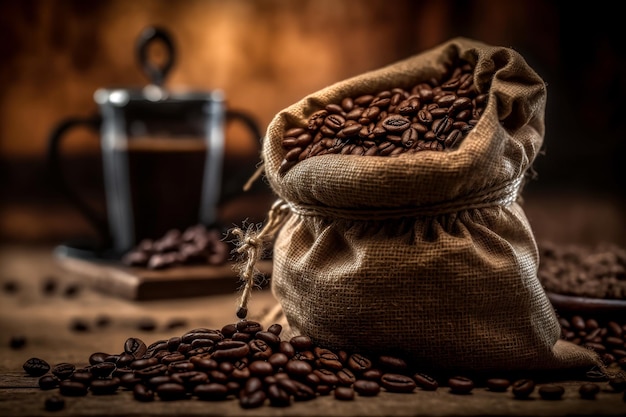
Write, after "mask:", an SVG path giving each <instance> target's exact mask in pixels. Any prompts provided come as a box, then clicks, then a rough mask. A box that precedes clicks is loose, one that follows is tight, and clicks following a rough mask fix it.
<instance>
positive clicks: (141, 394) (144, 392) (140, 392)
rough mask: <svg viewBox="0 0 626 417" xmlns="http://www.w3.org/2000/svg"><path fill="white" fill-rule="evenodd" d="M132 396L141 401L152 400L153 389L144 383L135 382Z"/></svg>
mask: <svg viewBox="0 0 626 417" xmlns="http://www.w3.org/2000/svg"><path fill="white" fill-rule="evenodd" d="M133 397H134V398H135V400H137V401H141V402H150V401H154V391H152V390H151V389H150V388H148V387H147V386H145V385H144V384H136V385H134V386H133Z"/></svg>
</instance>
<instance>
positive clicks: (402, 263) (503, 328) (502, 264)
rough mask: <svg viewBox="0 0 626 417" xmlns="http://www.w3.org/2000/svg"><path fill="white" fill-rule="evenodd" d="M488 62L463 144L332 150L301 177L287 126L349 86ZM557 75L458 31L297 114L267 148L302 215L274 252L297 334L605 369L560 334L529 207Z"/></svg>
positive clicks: (459, 365) (461, 356) (458, 365)
mask: <svg viewBox="0 0 626 417" xmlns="http://www.w3.org/2000/svg"><path fill="white" fill-rule="evenodd" d="M457 57H461V58H463V59H465V60H467V61H469V62H470V63H474V64H475V83H476V85H477V86H478V88H479V90H480V92H487V93H488V94H489V99H488V104H487V107H486V109H485V111H484V113H483V115H482V117H481V118H480V120H479V122H478V124H477V125H476V126H475V128H474V129H473V130H472V131H471V132H470V133H469V134H468V136H466V137H465V139H464V140H463V142H462V144H461V146H460V147H459V148H458V149H457V150H455V151H451V152H437V151H428V152H418V153H415V154H412V155H401V156H399V157H396V158H389V157H367V156H352V155H323V156H316V157H312V158H308V159H305V160H303V161H301V162H299V163H297V164H296V165H295V166H293V167H292V168H291V169H289V170H288V171H287V172H286V173H285V172H281V171H280V169H279V167H280V165H281V162H282V161H283V158H284V155H285V151H284V149H283V148H282V146H281V140H282V136H283V133H284V131H285V130H286V129H287V128H291V127H295V126H306V120H307V119H308V117H309V116H310V115H311V114H312V113H313V112H315V111H316V110H319V109H320V108H323V107H324V106H325V105H327V104H329V103H339V102H341V99H342V98H344V97H356V96H359V95H362V94H372V93H374V94H375V93H377V92H380V91H383V90H388V89H391V88H393V87H403V88H410V86H413V85H415V84H416V83H418V82H420V81H425V80H428V79H430V78H431V77H436V78H441V76H442V75H443V74H444V73H445V70H446V65H449V64H450V63H451V62H453V61H454V60H455V59H456V58H457ZM545 104H546V86H545V84H544V82H543V81H542V79H541V78H540V77H539V76H538V75H537V74H536V73H535V72H534V71H533V70H532V69H531V68H530V67H529V65H527V63H526V62H525V60H524V59H523V58H522V56H520V54H518V53H517V52H516V51H514V50H512V49H509V48H504V47H493V46H490V45H486V44H483V43H480V42H477V41H474V40H471V39H466V38H456V39H452V40H450V41H448V42H446V43H444V44H442V45H440V46H437V47H435V48H433V49H431V50H428V51H425V52H423V53H421V54H419V55H416V56H413V57H410V58H408V59H406V60H403V61H400V62H397V63H394V64H392V65H390V66H387V67H384V68H382V69H379V70H375V71H372V72H368V73H365V74H362V75H359V76H356V77H354V78H350V79H347V80H345V81H341V82H339V83H336V84H334V85H331V86H329V87H327V88H324V89H323V90H321V91H318V92H316V93H314V94H311V95H309V96H307V97H305V98H304V99H302V100H301V101H299V102H297V103H295V104H294V105H292V106H290V107H288V108H287V109H285V110H283V111H281V112H280V113H279V114H277V115H276V117H275V118H274V119H273V121H272V122H271V124H270V126H269V128H268V130H267V136H266V138H265V141H264V144H263V152H262V158H263V161H264V166H265V174H266V176H267V179H268V180H269V184H270V185H271V187H272V189H273V190H274V192H275V193H276V194H277V196H278V197H279V198H280V199H282V200H284V201H285V202H286V204H287V207H288V210H289V211H290V216H288V219H287V220H286V222H285V223H284V224H283V225H282V229H280V232H279V233H278V234H277V236H276V239H275V243H274V247H273V262H274V264H273V273H272V277H271V285H272V291H273V293H274V295H275V296H276V298H277V300H278V301H279V303H280V306H279V307H280V308H282V310H283V314H284V317H285V318H286V321H285V322H284V324H285V325H286V328H285V329H284V333H283V337H290V336H292V335H295V334H306V335H309V336H311V337H312V338H313V340H314V341H315V342H316V343H318V344H320V345H323V346H327V347H330V348H335V349H345V350H349V351H350V350H357V351H359V352H364V353H365V352H367V353H386V354H389V353H391V352H393V353H395V354H401V355H405V356H406V357H408V358H410V359H411V360H415V361H416V362H417V363H423V364H424V365H425V366H429V367H434V368H438V369H458V370H461V369H470V370H478V371H481V370H491V369H499V370H502V369H512V370H514V369H554V368H570V367H588V366H592V365H597V364H598V361H597V357H596V356H595V355H594V354H593V353H591V352H590V351H589V350H586V349H584V348H581V347H578V346H576V345H574V344H571V343H568V342H565V341H562V340H559V336H560V327H559V324H558V321H557V318H556V315H555V312H554V310H553V308H552V306H551V304H550V302H549V300H548V298H547V297H546V295H545V293H544V290H543V289H542V287H541V284H540V282H539V280H538V279H537V268H538V262H539V258H538V251H537V247H536V242H535V238H534V235H533V231H532V230H531V227H530V225H529V222H528V220H527V218H526V217H525V214H524V210H523V209H522V207H521V205H520V204H519V196H520V193H521V189H522V187H523V181H524V177H525V175H526V174H527V172H529V168H530V167H531V165H532V163H533V161H534V160H535V157H536V156H537V154H538V152H539V151H540V148H541V146H542V142H543V137H544V110H545Z"/></svg>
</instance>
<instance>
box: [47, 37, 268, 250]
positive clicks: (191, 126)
mask: <svg viewBox="0 0 626 417" xmlns="http://www.w3.org/2000/svg"><path fill="white" fill-rule="evenodd" d="M156 42H160V43H161V44H162V45H163V46H164V48H165V51H166V55H167V56H166V59H165V61H164V62H162V63H161V65H158V64H157V63H155V62H151V60H150V59H149V53H148V51H149V48H150V47H151V45H153V44H154V43H156ZM136 55H137V58H138V60H139V63H140V65H141V67H142V69H143V71H144V72H145V74H146V75H147V76H148V78H149V80H150V83H149V84H148V85H146V86H144V87H142V88H101V89H98V90H97V91H96V92H95V93H94V101H95V102H96V104H97V105H98V109H99V112H98V114H96V115H94V116H92V117H85V118H82V117H73V118H69V119H67V120H64V121H62V122H61V123H59V124H58V125H57V126H56V128H55V129H54V130H53V131H52V133H51V135H50V138H49V142H48V162H49V166H50V170H51V174H52V177H53V179H54V180H55V183H56V184H57V185H58V186H59V188H60V190H61V191H62V192H63V193H64V195H65V196H66V197H67V198H68V199H69V201H71V202H72V203H73V204H74V205H75V206H76V208H77V209H78V210H80V212H81V213H82V214H83V215H84V216H85V217H86V218H87V219H88V220H89V221H90V222H91V224H93V226H94V227H95V228H96V230H97V231H98V232H99V235H100V236H101V238H102V241H101V242H99V243H98V244H94V245H88V246H89V247H76V246H71V245H62V246H61V247H60V250H61V251H63V252H64V253H65V254H66V255H69V256H78V257H82V258H84V257H95V258H107V259H119V258H120V257H121V256H122V255H123V254H124V253H125V252H127V251H128V250H130V249H131V248H133V247H134V246H135V245H137V244H138V243H139V242H140V241H141V240H142V239H154V238H158V237H160V236H162V235H163V234H164V233H166V232H167V231H168V230H170V229H175V228H177V229H180V230H182V229H184V228H186V227H188V226H191V225H194V224H204V225H206V226H212V225H214V224H216V223H217V222H218V221H219V219H218V211H217V207H218V202H219V201H220V198H221V196H222V195H223V191H224V190H222V189H221V187H222V168H223V160H224V144H225V124H226V123H230V122H231V121H238V122H242V123H243V124H244V126H245V128H246V129H247V130H248V131H249V132H250V134H251V135H253V137H254V138H255V141H256V143H257V144H259V146H260V142H261V132H260V129H259V127H258V124H257V122H256V121H255V120H254V118H253V117H252V116H250V115H249V114H246V113H245V112H242V111H237V110H232V109H228V108H227V106H226V103H225V94H224V92H223V91H222V90H219V89H215V90H211V91H173V90H170V89H167V88H165V87H164V82H165V78H166V76H167V75H168V73H169V72H170V70H171V69H172V67H173V65H174V63H175V59H176V49H175V45H174V42H173V40H172V37H171V36H170V34H169V33H168V32H167V31H166V30H165V29H163V28H159V27H148V28H146V29H145V30H144V31H143V32H142V33H141V34H140V36H139V38H138V41H137V44H136ZM81 125H82V126H87V127H89V128H91V129H94V130H96V131H97V132H98V133H99V139H100V149H101V153H102V163H103V170H104V171H103V174H104V190H105V201H106V216H102V215H99V214H98V213H96V212H95V211H94V210H93V209H92V208H91V207H90V206H89V205H88V204H87V203H86V202H85V201H84V199H83V198H82V197H81V196H80V195H78V193H76V192H75V191H74V190H73V188H72V186H71V181H69V179H68V178H66V177H65V176H64V174H63V170H62V163H61V154H60V144H61V142H62V140H63V138H64V137H65V134H66V133H67V132H68V131H69V130H70V129H73V128H75V127H78V126H81Z"/></svg>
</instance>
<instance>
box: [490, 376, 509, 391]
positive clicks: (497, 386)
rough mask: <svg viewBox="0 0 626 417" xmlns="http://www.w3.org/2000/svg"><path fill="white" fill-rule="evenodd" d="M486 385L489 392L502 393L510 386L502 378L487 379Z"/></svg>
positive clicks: (507, 381) (506, 380)
mask: <svg viewBox="0 0 626 417" xmlns="http://www.w3.org/2000/svg"><path fill="white" fill-rule="evenodd" d="M486 384H487V388H488V389H489V391H493V392H504V391H506V390H507V389H509V387H510V386H511V381H509V380H508V379H504V378H489V379H487V381H486Z"/></svg>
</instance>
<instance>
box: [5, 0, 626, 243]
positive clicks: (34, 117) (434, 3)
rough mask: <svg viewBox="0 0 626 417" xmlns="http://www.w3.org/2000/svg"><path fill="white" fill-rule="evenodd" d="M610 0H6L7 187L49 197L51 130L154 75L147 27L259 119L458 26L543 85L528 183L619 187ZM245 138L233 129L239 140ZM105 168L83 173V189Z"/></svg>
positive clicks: (617, 56)
mask: <svg viewBox="0 0 626 417" xmlns="http://www.w3.org/2000/svg"><path fill="white" fill-rule="evenodd" d="M603 3H606V6H602V4H603ZM610 4H612V3H608V2H605V1H599V2H594V3H593V7H585V8H580V9H576V8H575V7H574V6H572V3H570V2H557V1H542V0H527V1H523V2H513V1H501V0H474V1H472V0H464V1H454V0H180V1H172V0H132V1H128V0H91V1H81V0H76V1H70V0H25V1H10V0H0V21H1V24H0V59H1V60H2V65H0V164H1V165H0V186H1V187H2V190H3V196H2V197H3V200H4V202H5V203H6V202H7V201H8V202H9V203H16V204H17V203H19V202H24V201H25V202H29V203H32V202H33V201H34V202H35V203H36V202H37V201H39V200H42V201H44V202H46V204H48V203H49V204H52V203H51V201H52V200H51V198H53V196H54V193H53V192H52V191H50V189H49V184H47V183H46V182H45V176H46V172H45V169H44V167H43V164H42V160H43V156H44V154H45V148H46V141H47V137H48V135H49V132H50V130H51V129H52V128H53V127H54V126H55V124H56V123H58V122H59V121H60V120H62V119H64V118H65V117H68V116H74V115H77V116H86V115H89V114H91V113H92V112H94V111H95V110H96V106H95V105H94V103H93V99H92V94H93V91H94V90H95V89H97V88H99V87H103V86H104V87H106V86H140V85H144V84H145V83H146V82H147V79H146V77H145V76H144V74H142V72H141V70H140V69H139V66H138V65H137V63H136V61H135V56H134V50H133V47H134V43H135V39H136V37H137V35H138V34H139V33H140V32H141V30H142V29H143V28H144V27H146V26H147V25H161V26H164V27H166V28H167V29H169V30H170V31H171V32H172V33H173V35H174V36H175V40H176V44H177V47H178V51H179V54H178V61H177V63H176V66H175V67H174V69H173V71H172V73H171V74H170V76H169V78H168V80H167V85H168V86H169V87H171V88H192V89H211V88H221V89H223V90H224V91H225V92H226V94H227V97H228V102H229V104H230V106H231V107H233V108H237V109H241V110H245V111H247V112H249V113H251V114H253V115H254V116H255V117H256V118H257V120H258V121H259V124H260V125H261V126H262V127H263V129H264V128H265V127H266V126H267V124H268V123H269V122H270V121H271V119H272V117H273V115H274V114H276V113H277V112H278V111H280V110H281V109H282V108H284V107H286V106H288V105H290V104H292V103H293V102H294V101H296V100H299V99H300V98H301V97H303V96H304V95H306V94H308V93H310V92H313V91H316V90H318V89H320V88H322V87H324V86H326V85H328V84H330V83H333V82H336V81H339V80H342V79H344V78H346V77H349V76H352V75H356V74H358V73H361V72H363V71H367V70H370V69H375V68H378V67H380V66H383V65H386V64H388V63H391V62H393V61H395V60H398V59H401V58H404V57H407V56H409V55H410V54H414V53H418V52H420V51H422V50H424V49H426V48H429V47H432V46H435V45H436V44H438V43H440V42H443V41H445V40H447V39H449V38H450V37H453V36H468V37H473V38H475V39H479V40H482V41H484V42H487V43H493V44H499V45H505V46H511V47H513V48H515V49H517V50H518V51H520V52H521V53H522V54H523V55H524V56H525V57H526V58H527V60H528V61H529V63H531V65H532V66H534V67H535V69H536V70H537V72H538V73H539V74H540V75H541V76H542V77H544V79H546V81H547V82H548V91H549V99H548V109H547V133H546V155H545V156H544V157H542V158H540V160H538V161H537V169H538V172H539V174H540V181H539V182H537V184H533V185H531V187H530V188H531V191H532V189H533V187H535V188H540V187H542V186H544V185H545V186H550V187H559V188H574V189H578V190H581V189H582V190H589V191H593V192H595V191H598V190H603V191H606V192H608V193H613V194H620V195H623V194H624V193H623V189H624V188H626V183H625V182H624V181H623V180H621V179H620V178H621V176H619V175H617V173H618V171H619V169H620V167H621V166H622V164H623V163H624V161H625V157H624V155H625V154H626V145H625V143H626V140H625V138H624V136H625V134H624V133H623V132H625V131H626V129H625V127H626V126H625V124H626V122H625V121H624V120H626V119H624V118H623V117H621V116H622V115H623V114H625V113H624V105H623V104H622V103H623V99H622V98H621V97H622V96H624V93H625V91H624V90H625V89H626V76H625V75H624V71H625V68H626V64H625V56H626V54H625V53H624V46H623V42H622V41H621V40H619V38H620V34H621V30H620V28H621V27H622V23H620V22H619V20H618V18H619V16H618V15H617V14H616V13H614V12H608V13H606V12H605V11H606V10H612V9H613V8H612V7H608V5H610ZM240 140H241V138H240V137H239V135H238V134H237V132H232V133H229V141H230V142H229V143H230V150H231V151H233V152H235V151H236V150H237V147H238V145H237V144H238V143H239V142H238V141H240ZM66 151H67V152H68V153H69V154H72V155H74V156H76V159H77V160H78V162H77V164H78V166H79V168H78V169H89V167H91V168H92V169H93V165H94V164H92V163H90V162H87V163H83V164H82V165H81V163H80V160H88V159H89V158H97V153H98V146H97V142H96V140H95V136H94V135H93V134H90V133H89V132H87V131H78V132H76V133H74V134H73V135H71V136H70V137H69V138H68V141H67V146H66ZM94 176H97V175H95V174H94V173H93V172H88V173H87V174H86V175H83V178H82V181H83V182H85V183H86V184H85V185H86V186H87V187H88V186H89V185H90V183H89V181H90V178H92V177H94ZM25 189H28V191H25ZM5 207H6V205H5ZM11 207H12V206H11ZM0 209H1V207H0ZM15 212H16V211H15V210H13V211H5V212H4V214H3V213H2V212H0V237H1V236H2V235H3V234H4V235H10V236H12V237H14V236H15V235H16V233H18V232H15V230H14V228H13V224H14V223H15V222H13V221H12V220H11V219H13V218H12V217H10V216H9V215H8V214H7V213H15ZM19 213H22V214H20V216H21V217H20V219H22V220H21V221H24V222H26V223H28V222H30V223H31V224H34V225H35V226H37V227H39V229H36V228H34V230H35V229H36V230H39V232H37V231H36V230H35V231H32V232H31V233H32V235H33V238H36V237H37V234H38V233H39V234H43V235H45V234H46V232H45V228H46V227H48V228H49V227H50V224H54V222H47V223H46V222H42V221H40V219H39V218H37V216H34V218H33V216H30V217H29V215H28V214H23V213H27V212H23V211H19ZM70 213H73V212H71V211H70ZM69 216H70V218H72V217H71V216H75V213H73V214H70V215H69ZM73 219H74V220H76V217H74V218H73ZM61 224H62V225H63V226H58V227H57V229H59V230H56V229H55V231H54V232H50V233H49V235H54V236H56V235H59V234H61V235H62V234H63V233H65V231H64V230H65V229H63V228H64V227H67V223H66V222H62V223H61ZM78 224H80V221H79V222H78ZM7 230H8V232H7ZM70 230H71V229H70Z"/></svg>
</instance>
